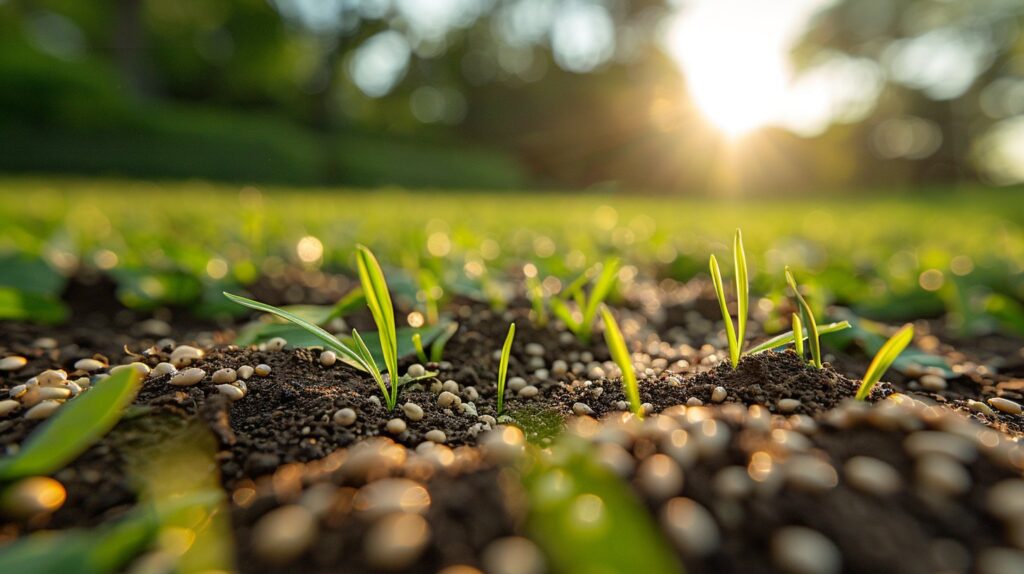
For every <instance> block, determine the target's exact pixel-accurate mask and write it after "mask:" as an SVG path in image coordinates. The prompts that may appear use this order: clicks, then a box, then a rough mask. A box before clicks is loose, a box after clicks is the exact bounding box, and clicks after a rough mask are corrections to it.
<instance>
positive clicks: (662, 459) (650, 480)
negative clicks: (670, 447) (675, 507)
mask: <svg viewBox="0 0 1024 574" xmlns="http://www.w3.org/2000/svg"><path fill="white" fill-rule="evenodd" d="M636 477H637V483H639V485H640V488H641V489H643V491H644V492H646V493H647V494H649V495H650V496H652V497H653V498H656V499H659V500H664V499H667V498H671V497H673V496H675V495H677V494H679V491H681V490H682V489H683V471H682V469H680V468H679V465H678V464H676V461H675V460H673V459H672V458H671V457H669V456H667V455H664V454H655V455H651V456H649V457H647V458H646V459H644V461H643V462H642V463H641V464H640V468H639V469H637V472H636Z"/></svg>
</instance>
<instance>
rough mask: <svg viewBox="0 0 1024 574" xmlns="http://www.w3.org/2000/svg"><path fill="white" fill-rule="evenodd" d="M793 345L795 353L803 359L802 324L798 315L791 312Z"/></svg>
mask: <svg viewBox="0 0 1024 574" xmlns="http://www.w3.org/2000/svg"><path fill="white" fill-rule="evenodd" d="M793 347H794V348H795V350H796V354H797V355H798V356H799V357H800V358H801V359H803V358H804V326H803V323H801V322H800V315H797V314H796V313H793Z"/></svg>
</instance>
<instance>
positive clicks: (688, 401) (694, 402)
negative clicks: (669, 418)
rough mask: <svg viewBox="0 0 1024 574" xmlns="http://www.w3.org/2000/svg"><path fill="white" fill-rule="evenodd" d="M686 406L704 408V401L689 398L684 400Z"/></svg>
mask: <svg viewBox="0 0 1024 574" xmlns="http://www.w3.org/2000/svg"><path fill="white" fill-rule="evenodd" d="M686 406H688V407H702V406H704V401H702V400H700V399H698V398H697V397H690V398H688V399H686Z"/></svg>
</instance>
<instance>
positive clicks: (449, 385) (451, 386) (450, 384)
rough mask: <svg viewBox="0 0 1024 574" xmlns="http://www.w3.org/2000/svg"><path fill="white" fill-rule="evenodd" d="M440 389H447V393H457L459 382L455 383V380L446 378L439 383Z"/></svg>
mask: <svg viewBox="0 0 1024 574" xmlns="http://www.w3.org/2000/svg"><path fill="white" fill-rule="evenodd" d="M441 390H442V391H448V392H449V393H454V394H458V393H459V383H456V382H455V381H453V380H451V379H448V380H447V381H445V382H444V383H442V384H441Z"/></svg>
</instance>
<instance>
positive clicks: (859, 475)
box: [843, 456, 903, 496]
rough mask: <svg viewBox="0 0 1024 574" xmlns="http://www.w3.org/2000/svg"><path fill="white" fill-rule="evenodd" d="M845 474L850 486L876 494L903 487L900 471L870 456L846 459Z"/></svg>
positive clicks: (885, 493) (891, 491)
mask: <svg viewBox="0 0 1024 574" xmlns="http://www.w3.org/2000/svg"><path fill="white" fill-rule="evenodd" d="M843 475H844V476H845V477H846V482H848V483H849V484H850V486H852V487H854V488H856V489H857V490H860V491H861V492H865V493H867V494H874V495H876V496H885V495H889V494H895V493H897V492H899V491H900V489H901V488H902V487H903V479H902V477H900V473H899V471H897V470H896V469H895V468H893V467H892V466H891V465H889V463H887V462H884V461H881V460H879V459H877V458H873V457H870V456H855V457H853V458H851V459H850V460H848V461H846V464H845V465H844V466H843Z"/></svg>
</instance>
